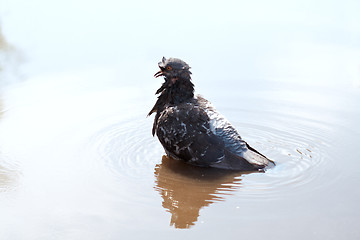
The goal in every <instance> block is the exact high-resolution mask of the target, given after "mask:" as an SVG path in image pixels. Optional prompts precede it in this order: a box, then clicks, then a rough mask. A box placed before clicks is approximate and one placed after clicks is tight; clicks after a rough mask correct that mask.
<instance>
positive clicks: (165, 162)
mask: <svg viewBox="0 0 360 240" xmlns="http://www.w3.org/2000/svg"><path fill="white" fill-rule="evenodd" d="M13 2H15V3H11V4H10V2H9V3H8V7H7V8H8V12H6V14H3V16H4V21H3V22H4V24H3V25H4V29H7V30H6V31H3V32H4V33H3V35H4V36H3V38H2V37H0V40H1V39H4V40H2V41H0V42H1V43H2V45H0V53H1V54H2V55H1V56H6V57H5V58H1V59H0V60H1V61H0V67H1V71H0V77H1V79H0V80H1V81H2V82H1V88H2V91H1V94H0V133H1V134H0V213H1V214H0V239H6V240H7V239H10V240H13V239H15V240H17V239H19V240H20V239H29V240H32V239H74V240H75V239H76V240H77V239H119V238H124V239H144V238H147V239H148V238H157V239H184V238H189V239H199V238H207V239H218V238H219V237H221V238H230V239H234V238H235V237H236V238H239V237H242V238H246V239H359V238H360V229H359V227H358V225H359V221H360V207H359V204H358V203H359V201H360V191H359V189H358V183H359V182H360V174H359V173H360V170H359V169H360V161H359V160H360V151H359V147H360V145H359V144H360V127H359V123H360V88H359V87H358V84H357V83H358V81H359V80H360V71H358V70H359V69H358V70H356V66H357V65H356V64H359V62H358V60H354V59H357V58H356V54H357V53H359V52H360V51H359V49H360V47H359V46H358V45H356V44H353V45H351V44H348V43H346V44H344V43H343V42H342V39H338V38H337V39H336V41H338V42H336V41H335V40H334V41H335V43H328V42H326V44H325V42H320V43H319V42H316V41H315V40H314V41H313V42H311V41H310V42H306V40H305V38H304V39H302V38H301V39H302V40H303V41H304V43H299V42H298V37H299V35H296V36H295V39H296V41H295V42H294V41H293V39H291V38H286V39H285V40H286V41H285V40H279V39H277V38H278V37H279V36H278V35H276V36H275V37H274V36H272V35H269V36H267V37H268V38H263V37H261V36H259V35H256V34H255V35H251V34H250V37H247V38H246V37H244V36H245V35H237V34H235V33H234V32H233V31H232V29H235V27H238V26H237V24H239V23H238V22H233V21H232V20H233V18H235V17H233V16H229V17H225V19H223V21H225V23H227V24H228V25H227V24H223V23H218V22H217V21H215V20H214V21H213V22H212V20H211V19H210V18H209V19H208V21H210V23H211V24H213V25H214V26H219V24H220V26H229V29H227V28H226V29H222V30H221V31H223V32H222V33H223V35H222V36H228V38H225V37H224V38H221V37H219V38H215V40H216V41H215V40H214V39H213V38H211V39H210V40H209V39H208V38H207V41H205V43H204V42H203V40H204V39H203V38H202V36H212V35H211V34H212V29H213V28H209V29H207V28H206V27H205V30H206V29H207V30H206V31H205V30H204V31H205V32H203V33H201V34H200V33H199V35H197V29H198V28H197V27H198V24H200V23H199V22H198V23H197V24H195V25H194V26H193V25H190V27H189V30H190V32H192V33H193V37H194V43H191V44H194V45H191V44H190V43H186V44H187V45H186V46H187V48H189V50H184V49H185V47H183V45H181V43H182V42H181V41H178V40H176V39H174V40H173V41H175V42H172V43H171V44H170V43H164V42H161V41H162V40H163V39H162V37H161V38H156V39H155V36H156V35H151V34H150V33H149V29H150V28H152V27H154V28H155V27H157V26H158V22H157V20H156V18H151V17H153V16H152V15H151V14H152V13H145V12H141V13H142V14H145V15H144V16H145V17H141V19H142V20H144V19H146V17H149V18H150V19H151V21H150V20H149V22H148V23H147V24H144V23H143V22H142V23H140V22H134V23H132V24H133V25H131V24H130V26H128V25H126V26H125V25H121V26H122V27H123V28H120V29H121V31H120V30H118V28H115V27H113V26H114V24H113V22H116V23H119V24H120V23H121V24H123V20H124V19H123V18H124V17H123V16H122V15H121V16H120V15H118V14H117V10H116V11H115V10H112V9H110V7H109V8H106V10H108V11H106V12H104V13H99V12H98V11H97V7H100V10H99V11H100V12H101V10H104V9H103V5H100V6H98V5H94V6H92V5H90V6H87V8H86V9H87V10H88V12H84V13H83V18H82V19H80V20H77V19H78V12H77V11H76V9H75V8H74V9H70V10H69V12H67V13H68V15H67V16H68V18H67V19H62V18H59V16H60V15H59V13H58V8H59V9H62V8H63V3H62V4H59V6H57V8H56V11H55V9H54V7H53V6H47V5H46V2H41V1H39V3H41V4H42V5H41V6H42V7H43V9H46V10H47V11H44V12H42V11H40V10H35V9H34V11H38V12H36V13H37V14H36V16H37V18H35V19H32V18H27V19H29V20H28V21H29V23H28V24H29V26H30V27H32V28H31V29H32V30H34V31H35V33H36V34H29V35H26V36H27V38H24V34H25V33H26V31H25V30H23V31H16V29H18V28H17V26H18V25H17V24H18V23H19V22H18V20H16V19H18V18H17V16H19V15H21V16H28V15H26V14H33V13H32V12H30V13H28V10H27V8H26V9H25V8H24V9H23V8H20V7H19V6H20V5H18V4H19V3H16V1H13ZM74 4H77V5H79V6H80V7H83V5H82V4H81V2H75V3H74ZM114 4H115V3H114ZM65 5H66V4H65ZM130 5H131V4H130ZM225 5H226V4H225ZM225 5H224V6H225ZM109 6H111V5H109ZM193 7H196V6H193ZM198 7H199V8H197V9H200V8H201V6H198ZM213 7H214V9H213V10H214V11H215V10H217V9H218V8H217V7H216V6H213ZM133 8H134V9H137V8H136V6H133V5H131V6H130V9H131V10H132V11H129V12H134V9H133ZM149 8H153V6H152V5H151V6H150V5H149ZM161 8H164V6H162V5H161ZM114 9H115V8H114ZM14 10H16V11H14ZM63 10H64V9H63ZM228 10H231V9H228ZM273 10H275V9H273ZM18 11H19V13H18ZM121 11H122V13H123V14H125V15H126V11H124V10H121ZM355 12H356V11H355ZM0 13H1V11H0ZM94 13H97V14H99V15H100V16H102V18H97V21H99V22H100V23H98V22H97V21H96V22H95V21H94V20H93V16H94ZM105 13H106V14H105ZM115 13H116V14H115ZM244 13H245V12H244ZM356 13H357V12H356ZM54 14H55V15H54ZM149 14H150V15H151V16H150V15H149ZM202 14H204V13H202ZM323 14H325V13H323ZM193 15H194V16H193ZM195 15H196V18H195ZM330 15H331V14H330ZM41 16H42V17H44V16H45V17H46V18H47V20H48V21H49V22H50V23H51V26H52V27H51V28H50V27H48V26H49V24H50V23H45V22H43V21H42V19H43V18H41ZM126 16H128V17H129V15H126ZM191 16H193V20H194V19H197V18H198V17H199V16H197V14H193V13H191V14H190V18H191ZM306 16H307V18H308V17H309V16H308V15H306ZM316 16H317V15H316ZM331 16H332V15H331ZM242 17H243V16H242ZM247 17H249V19H250V20H249V19H248V20H249V21H250V22H251V21H257V20H254V19H255V18H254V19H253V18H251V16H250V15H247ZM143 18H144V19H143ZM243 18H245V17H243ZM19 19H21V18H19ZM59 19H61V21H60V20H59ZM162 19H164V18H162ZM263 20H264V22H266V21H267V20H268V19H263ZM290 20H292V22H291V21H290V22H291V23H294V21H295V22H296V19H290ZM335 20H338V19H335ZM335 20H334V22H337V23H338V21H335ZM88 21H89V22H88ZM174 21H175V24H180V22H177V21H179V20H176V19H175V20H174ZM188 21H189V20H188ZM272 21H275V22H276V20H274V19H272ZM343 21H345V20H343ZM349 21H350V20H349ZM190 22H191V21H190ZM280 22H281V21H280ZM315 22H316V21H315ZM359 22H360V21H359ZM181 23H183V22H181ZM143 24H144V26H143ZM211 24H209V25H206V26H208V27H209V26H211ZM298 24H300V23H298ZM318 24H320V23H318ZM200 25H201V24H200ZM295 25H296V24H295ZM320 25H321V24H320ZM344 25H346V24H345V23H344ZM34 26H36V27H34ZM37 26H40V27H42V28H40V27H39V28H38V27H37ZM94 26H95V27H99V26H101V27H104V28H95V30H94V28H93V27H94ZM116 26H117V25H116ZM124 26H125V27H124ZM132 26H135V27H138V29H139V30H141V31H140V33H139V32H138V31H136V32H132V31H131V27H132ZM166 26H167V25H166ZM201 26H203V25H201ZM297 26H298V27H299V25H297ZM321 26H322V25H321ZM341 26H342V25H341ZM349 26H350V25H349ZM252 27H254V29H258V30H263V31H265V33H266V34H268V32H267V29H268V27H269V26H267V25H261V24H260V25H256V24H255V25H252ZM252 27H250V28H247V27H245V29H244V28H243V29H242V30H244V31H245V32H247V33H249V32H250V33H252ZM322 27H324V29H327V28H326V27H328V25H326V23H324V26H322ZM270 28H271V27H270ZM78 29H83V30H84V31H85V32H79V31H78ZM354 29H355V28H354ZM356 29H357V28H356ZM359 29H360V28H359ZM272 30H274V31H275V32H276V31H279V29H277V28H274V29H272ZM282 30H283V29H282ZM49 31H50V33H49ZM122 31H125V32H126V33H133V35H135V36H137V37H143V38H145V39H147V41H145V42H141V41H140V40H139V38H136V39H135V40H134V42H133V39H132V38H126V39H125V40H122V37H123V36H125V35H124V33H123V32H122ZM302 31H303V32H302V33H303V34H304V35H306V36H311V37H314V35H313V34H316V33H314V32H312V31H311V29H310V30H307V28H304V29H303V30H302ZM328 31H329V32H330V33H332V34H333V35H334V36H335V35H336V36H341V34H338V32H337V30H334V29H332V30H331V29H330V30H329V29H328ZM344 31H345V30H344ZM354 31H355V30H354ZM280 32H282V31H280ZM349 32H351V31H349ZM0 33H1V31H0ZM5 33H6V34H5ZM64 33H67V35H66V36H67V37H64ZM98 33H99V34H98ZM100 33H101V34H100ZM175 33H176V32H172V31H170V36H172V34H173V35H174V36H176V34H175ZM278 33H279V32H278ZM330 33H329V34H330ZM356 33H357V32H354V35H351V34H350V33H348V34H349V35H348V36H350V39H352V38H351V36H358V35H356ZM146 34H148V35H146ZM226 34H230V35H226ZM239 34H240V33H239ZM133 35H131V36H133ZM143 35H144V36H143ZM285 35H286V34H285ZM330 35H331V34H330ZM70 36H72V38H70ZM89 36H90V37H89ZM126 36H128V35H126ZM149 36H152V37H153V38H154V39H150V38H149ZM280 36H281V34H280ZM286 36H287V37H288V35H286ZM231 37H233V38H231ZM234 37H235V39H237V40H239V41H240V39H245V40H241V41H242V42H241V44H240V45H241V46H243V47H241V46H238V42H236V41H234V42H231V41H230V42H229V41H228V39H234ZM259 37H260V38H259ZM59 39H60V40H62V41H63V42H61V41H60V40H59ZM259 39H263V40H259ZM274 39H276V42H277V41H284V42H282V43H283V44H285V45H281V44H280V45H281V46H282V47H281V48H277V51H279V54H275V55H274V58H270V57H271V56H272V53H273V52H272V51H275V50H270V52H269V51H266V50H265V49H266V47H267V46H269V44H270V45H271V47H272V48H276V47H277V46H278V45H277V44H271V42H272V41H275V40H274ZM354 39H357V38H355V37H354ZM5 40H6V41H5ZM115 40H116V41H115ZM254 40H256V41H255V42H254V43H253V42H252V41H254ZM9 42H11V44H10V43H9ZM60 42H61V44H60ZM158 42H160V43H161V44H165V45H161V44H160V45H158ZM250 42H251V44H250ZM269 42H270V43H269ZM288 42H290V43H288ZM359 42H360V41H359ZM76 43H77V44H76ZM79 43H81V44H79ZM82 43H87V44H88V45H87V44H82ZM139 43H141V44H139ZM175 43H177V44H179V45H180V46H182V47H179V49H177V50H174V47H173V44H175ZM203 44H205V47H204V46H203ZM211 44H214V46H218V47H219V46H221V48H220V50H217V51H215V52H214V55H212V57H211V58H210V57H209V55H207V51H208V48H206V47H207V46H212V45H211ZM286 44H289V45H286ZM292 44H295V45H294V46H295V47H294V49H293V51H290V52H291V53H287V52H286V51H285V52H286V53H284V52H281V51H283V50H282V48H286V49H290V47H291V46H292ZM302 44H303V45H302ZM313 44H314V45H313ZM331 44H333V45H331ZM341 44H343V45H341ZM10 46H11V47H10ZM54 46H56V47H54ZM89 46H90V47H89ZM299 46H300V48H299ZM309 46H313V47H314V46H321V47H324V48H326V49H324V48H321V50H320V52H321V53H322V51H324V52H326V53H329V54H330V55H327V54H324V55H322V54H320V55H319V52H317V50H318V48H310V50H309V49H308V47H309ZM259 47H260V48H261V51H260V52H256V51H255V50H252V51H250V50H248V49H258V48H259ZM126 48H129V50H126ZM205 48H206V49H205ZM134 49H137V50H134ZM139 49H140V50H141V51H142V52H141V51H140V50H139ZM291 49H292V48H291ZM295 49H296V50H295ZM299 49H300V50H299ZM304 49H305V50H304ZM302 50H304V51H305V53H306V54H309V56H310V57H309V58H308V57H307V56H305V55H306V54H304V55H301V54H300V52H301V51H302ZM253 51H254V52H253ZM294 51H295V52H294ZM297 51H300V52H297ZM140 52H141V53H140ZM144 52H145V53H146V54H144ZM255 52H256V53H255ZM168 53H169V54H170V53H171V54H179V55H182V54H183V55H185V56H188V59H184V60H187V61H189V63H190V64H191V65H192V62H193V63H194V64H193V65H194V66H193V65H192V66H193V68H192V72H193V73H194V74H193V81H194V83H195V87H196V91H197V92H198V93H201V94H203V96H204V97H205V98H207V99H209V100H210V101H211V102H212V103H213V104H214V105H215V106H216V107H217V109H218V110H219V111H220V112H221V113H222V114H223V115H225V116H226V117H227V118H228V120H229V121H230V122H232V123H233V125H234V126H235V127H236V128H237V130H238V131H239V133H240V135H241V136H242V137H243V138H244V139H245V140H246V141H247V142H248V143H249V144H250V145H251V146H253V147H254V148H256V149H257V150H258V151H260V152H261V153H263V154H264V155H266V156H268V157H269V158H271V159H273V160H274V161H275V162H276V167H274V168H272V169H269V170H268V171H266V172H265V173H239V172H227V171H225V172H224V171H219V170H215V169H202V168H197V167H193V166H188V165H185V164H183V163H181V162H177V161H174V160H171V159H169V158H167V157H166V156H164V150H163V149H162V147H161V145H160V143H159V142H158V140H157V139H156V137H153V136H152V135H151V128H152V121H153V116H151V117H146V114H147V113H148V112H149V110H150V109H151V108H152V106H153V104H154V102H155V100H156V97H155V96H154V93H155V91H156V89H157V88H158V87H159V86H160V84H161V81H162V80H160V79H154V78H153V77H152V76H153V74H154V73H155V72H156V71H157V66H156V64H157V61H159V60H160V59H161V57H162V55H163V54H168ZM22 54H24V55H26V56H27V59H26V58H25V59H21V58H20V57H19V56H21V55H22ZM159 54H160V55H159ZM282 54H284V55H282ZM173 56H174V55H173ZM192 56H194V57H192ZM329 56H330V57H329ZM280 57H283V58H282V59H280ZM301 57H304V58H301ZM312 58H314V59H313V61H308V60H311V59H312ZM4 59H5V60H4ZM224 59H225V60H226V64H225V63H224ZM258 59H261V61H260V60H258ZM284 59H285V60H284ZM294 59H296V61H295V60H294ZM335 59H339V60H335ZM287 60H288V61H289V62H287ZM319 60H321V61H319ZM23 61H25V63H24V62H23ZM284 61H285V62H284ZM292 61H295V63H296V64H294V62H292ZM315 63H316V66H317V67H313V66H315V65H313V64H315ZM334 63H336V64H334ZM341 64H343V65H341ZM335 65H336V67H334V66H335ZM215 66H216V67H215ZM264 66H265V68H264ZM279 66H280V68H277V67H279ZM295 66H297V67H295ZM353 66H355V70H354V69H353V68H352V67H353ZM225 67H226V68H225ZM299 68H301V71H298V70H299ZM224 69H226V71H224ZM260 69H261V70H260ZM349 69H351V71H350V70H349ZM210 70H211V71H210ZM322 70H324V71H322ZM239 71H240V72H241V73H239ZM209 72H211V73H209ZM351 74H352V75H351ZM319 76H320V77H319ZM299 79H300V80H299Z"/></svg>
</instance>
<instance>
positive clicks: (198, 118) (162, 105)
mask: <svg viewBox="0 0 360 240" xmlns="http://www.w3.org/2000/svg"><path fill="white" fill-rule="evenodd" d="M158 66H159V68H160V71H158V72H157V73H155V75H154V77H156V78H157V77H160V76H163V77H164V80H165V81H164V83H163V84H162V85H161V87H160V88H159V89H158V90H157V91H156V95H157V94H159V96H158V99H157V101H156V103H155V105H154V107H153V108H152V109H151V111H150V112H149V114H148V116H150V115H151V114H153V113H155V114H156V115H155V118H154V123H153V128H152V135H153V136H154V135H155V134H156V135H157V137H158V139H159V141H160V143H161V145H162V146H163V148H164V149H165V152H166V154H167V155H168V156H169V157H170V158H172V159H175V160H181V161H185V162H186V163H188V164H191V165H195V166H199V167H211V168H219V169H228V170H236V171H262V172H263V171H265V169H268V168H269V167H272V166H275V163H274V162H273V161H272V160H270V159H268V158H267V157H265V156H264V155H263V154H261V153H259V152H258V151H257V150H255V149H254V148H252V147H251V146H250V145H249V144H248V143H247V142H245V141H244V140H243V139H242V138H241V136H240V135H239V133H238V132H237V130H236V129H235V127H234V126H233V125H232V124H231V123H230V122H229V121H228V120H227V119H226V118H225V117H224V116H223V115H221V114H220V113H219V112H218V111H217V110H216V109H215V107H214V106H213V105H212V104H211V103H210V102H209V101H208V100H206V99H205V98H203V97H202V96H201V95H194V84H193V83H192V81H191V72H190V67H189V65H188V64H187V63H186V62H184V61H182V60H181V59H178V58H168V59H166V58H165V57H163V58H162V61H161V62H159V63H158Z"/></svg>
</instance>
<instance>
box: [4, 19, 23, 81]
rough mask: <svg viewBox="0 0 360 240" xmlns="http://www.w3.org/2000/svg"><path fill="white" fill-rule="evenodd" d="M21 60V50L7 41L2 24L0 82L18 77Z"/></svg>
mask: <svg viewBox="0 0 360 240" xmlns="http://www.w3.org/2000/svg"><path fill="white" fill-rule="evenodd" d="M21 61H22V59H21V56H20V55H19V52H18V51H17V50H15V48H14V47H13V46H12V45H11V44H9V43H8V42H7V41H6V39H5V37H4V35H3V33H2V29H1V26H0V84H3V83H4V82H5V81H6V82H9V81H11V80H12V79H13V78H14V77H16V76H15V75H16V74H15V73H16V69H17V66H18V65H19V63H20V62H21Z"/></svg>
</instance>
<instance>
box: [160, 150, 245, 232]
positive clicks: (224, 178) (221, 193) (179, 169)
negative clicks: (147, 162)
mask: <svg viewBox="0 0 360 240" xmlns="http://www.w3.org/2000/svg"><path fill="white" fill-rule="evenodd" d="M241 175H242V173H239V172H233V171H230V172H229V171H226V170H220V169H213V168H200V167H195V166H191V165H188V164H185V163H184V162H182V161H176V160H173V159H170V158H168V157H167V156H163V157H162V162H161V164H157V165H156V166H155V177H156V186H155V189H156V190H157V191H158V192H159V193H160V194H161V197H162V198H163V202H162V206H163V207H164V208H165V209H166V210H167V211H169V212H170V213H171V220H170V225H171V226H174V227H175V228H190V227H192V226H193V225H195V223H196V221H197V219H198V217H199V215H200V214H199V211H200V209H201V208H202V207H206V206H209V205H210V204H212V203H215V202H219V201H224V200H225V197H226V195H230V194H231V192H232V191H234V190H236V189H238V188H239V187H240V186H241V178H240V176H241Z"/></svg>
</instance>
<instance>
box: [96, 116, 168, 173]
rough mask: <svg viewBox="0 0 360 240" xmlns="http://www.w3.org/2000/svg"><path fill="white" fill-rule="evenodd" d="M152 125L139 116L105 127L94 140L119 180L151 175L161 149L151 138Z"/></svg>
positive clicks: (104, 159)
mask: <svg viewBox="0 0 360 240" xmlns="http://www.w3.org/2000/svg"><path fill="white" fill-rule="evenodd" d="M151 124H152V122H151V120H150V119H145V118H144V116H140V117H138V118H135V119H131V120H127V121H122V122H119V123H116V124H113V125H110V126H107V127H105V128H103V129H102V130H101V131H99V132H98V133H96V134H95V136H94V137H93V138H94V139H96V142H95V144H96V145H97V146H96V147H97V152H98V154H100V156H101V158H102V159H103V161H104V164H105V166H107V168H108V169H109V170H110V172H111V173H112V174H114V175H115V176H116V177H129V178H144V177H145V176H146V175H148V176H149V174H150V175H151V176H152V173H153V171H149V169H154V166H155V164H156V163H158V162H159V161H161V156H162V151H163V150H162V147H161V145H160V144H159V143H158V142H157V141H156V140H155V139H154V138H153V136H152V135H151V127H152V125H151Z"/></svg>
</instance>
